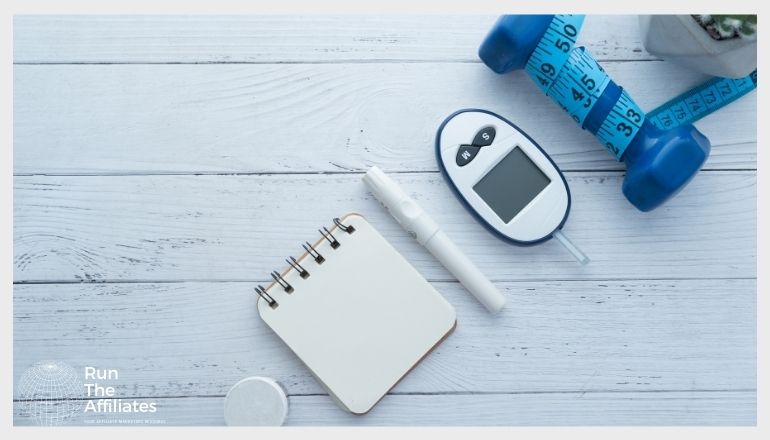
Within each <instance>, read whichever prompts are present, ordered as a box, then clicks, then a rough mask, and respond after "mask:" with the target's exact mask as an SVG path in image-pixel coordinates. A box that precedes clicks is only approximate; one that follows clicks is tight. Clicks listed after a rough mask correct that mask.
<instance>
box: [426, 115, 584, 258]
mask: <svg viewBox="0 0 770 440" xmlns="http://www.w3.org/2000/svg"><path fill="white" fill-rule="evenodd" d="M436 158H437V160H438V164H439V168H440V169H441V172H442V174H443V175H444V177H445V178H446V180H447V181H448V182H449V186H450V187H451V188H452V189H453V190H454V193H455V195H456V196H457V198H458V199H460V201H461V202H462V204H463V205H464V206H465V207H466V208H467V209H468V211H470V212H471V214H473V216H474V217H476V219H477V220H478V221H479V222H480V223H481V224H482V225H484V226H485V227H486V228H487V229H488V230H490V231H491V232H492V233H493V234H495V235H496V236H497V237H498V238H501V239H503V240H504V241H507V242H509V243H513V244H517V245H520V246H529V245H534V244H537V243H541V242H543V241H546V240H549V239H550V238H551V237H555V238H556V239H557V240H558V241H559V242H560V243H561V244H563V245H564V246H565V247H566V248H567V249H568V250H569V251H570V252H571V253H572V254H573V255H574V256H575V258H577V259H578V261H580V262H581V263H582V264H585V263H587V262H588V257H586V256H585V255H584V254H583V253H582V252H581V251H580V250H579V249H578V248H577V247H576V246H575V245H574V244H572V243H571V242H570V241H569V240H568V239H567V237H565V236H564V234H563V233H562V232H561V228H562V226H563V225H564V222H565V221H566V220H567V216H568V214H569V209H570V200H571V199H570V192H569V187H568V186H567V181H566V180H565V179H564V176H563V175H562V173H561V171H560V170H559V168H558V167H557V166H556V164H554V162H553V161H552V160H551V158H550V157H548V155H547V154H546V153H545V151H543V149H542V148H540V146H539V145H538V144H537V143H535V141H534V140H532V138H530V137H529V136H528V135H527V134H526V133H524V132H523V131H522V130H520V129H519V128H518V127H516V126H515V125H514V124H513V123H511V122H510V121H508V120H506V119H505V118H503V117H501V116H499V115H497V114H495V113H492V112H490V111H486V110H477V109H464V110H459V111H457V112H455V113H453V114H452V115H450V116H449V117H448V118H447V119H446V120H445V121H444V122H443V123H442V124H441V126H440V127H439V129H438V133H437V134H436Z"/></svg>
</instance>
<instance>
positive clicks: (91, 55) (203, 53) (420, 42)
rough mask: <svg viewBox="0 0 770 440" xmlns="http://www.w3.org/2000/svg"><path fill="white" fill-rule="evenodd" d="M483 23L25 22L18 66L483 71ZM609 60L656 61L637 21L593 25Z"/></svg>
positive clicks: (291, 19) (292, 19)
mask: <svg viewBox="0 0 770 440" xmlns="http://www.w3.org/2000/svg"><path fill="white" fill-rule="evenodd" d="M496 19H497V17H496V16H491V15H488V16H479V15H466V14H463V15H337V16H331V15H313V16H299V15H290V16H285V15H260V16H191V15H188V16H98V15H92V16H82V15H80V16H78V15H73V16H16V17H15V18H14V51H13V53H14V62H16V63H105V62H107V63H202V62H203V63H234V62H235V63H265V62H269V63H274V62H279V63H291V62H305V63H307V62H340V61H356V62H360V61H373V60H388V61H400V62H404V61H419V62H425V61H460V62H478V57H477V55H476V52H477V50H478V46H479V44H480V43H481V41H482V39H483V38H484V36H485V35H486V33H487V32H488V31H489V29H490V28H491V27H492V24H493V23H494V22H495V20H496ZM580 44H583V45H585V46H587V47H588V48H589V49H590V50H591V52H592V53H593V54H594V55H595V56H596V57H597V58H598V59H600V60H604V59H621V60H648V59H654V57H652V56H651V55H650V54H648V53H647V52H646V51H645V50H644V48H643V46H642V43H641V40H640V35H639V22H638V18H637V17H636V16H632V15H613V16H589V17H587V18H586V22H585V25H584V27H583V30H582V31H581V33H580Z"/></svg>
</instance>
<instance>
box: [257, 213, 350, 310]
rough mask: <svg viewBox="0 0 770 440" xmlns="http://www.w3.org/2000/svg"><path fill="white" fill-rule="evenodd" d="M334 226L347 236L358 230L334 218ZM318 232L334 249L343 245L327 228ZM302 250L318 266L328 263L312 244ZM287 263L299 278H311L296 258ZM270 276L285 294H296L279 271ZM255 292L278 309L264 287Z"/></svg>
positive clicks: (305, 245) (305, 244) (303, 245)
mask: <svg viewBox="0 0 770 440" xmlns="http://www.w3.org/2000/svg"><path fill="white" fill-rule="evenodd" d="M334 225H335V226H336V227H337V228H339V229H340V231H342V232H345V233H347V234H352V233H353V232H355V230H356V228H354V227H353V225H346V224H343V223H342V221H340V219H339V218H334ZM318 232H319V233H320V234H321V236H322V237H323V238H324V239H326V241H328V242H329V244H330V245H331V247H332V249H338V248H339V247H340V246H341V244H340V242H339V241H338V240H337V238H336V237H335V236H334V234H332V232H331V231H330V230H329V229H327V228H326V226H324V227H322V228H321V229H319V230H318ZM302 248H303V249H305V252H306V253H307V254H308V255H310V256H311V257H312V258H313V260H315V262H316V264H323V263H324V261H326V258H324V256H323V255H321V254H320V253H319V252H318V250H316V248H315V247H314V246H313V245H312V244H310V243H309V242H307V241H306V242H305V243H303V244H302ZM285 261H286V263H288V264H289V267H291V268H292V269H294V270H296V271H297V272H298V273H299V276H300V277H301V278H302V279H306V278H308V277H309V276H310V271H308V270H307V269H305V268H304V267H303V266H302V265H301V264H299V261H297V259H296V258H294V257H289V258H287V259H286V260H285ZM270 276H271V277H272V278H273V280H274V281H275V283H276V284H278V285H279V286H281V288H282V289H283V291H284V292H286V293H292V292H294V287H293V286H292V285H291V284H289V282H288V281H286V279H285V278H284V277H283V276H282V275H281V274H280V273H278V272H277V271H272V272H270ZM254 291H255V292H257V294H258V295H259V296H260V297H261V298H262V299H264V300H265V301H267V305H269V306H270V307H272V308H276V307H278V301H276V300H275V298H273V297H272V296H271V295H270V294H269V293H267V289H265V288H264V287H262V285H261V284H258V285H257V287H255V288H254Z"/></svg>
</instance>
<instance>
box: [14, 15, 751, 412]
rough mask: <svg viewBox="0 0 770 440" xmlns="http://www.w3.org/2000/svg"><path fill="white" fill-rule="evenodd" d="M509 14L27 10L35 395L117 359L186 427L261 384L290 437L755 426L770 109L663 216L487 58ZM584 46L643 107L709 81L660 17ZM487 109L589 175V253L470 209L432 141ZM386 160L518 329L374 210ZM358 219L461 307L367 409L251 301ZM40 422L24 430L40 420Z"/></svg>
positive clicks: (580, 239)
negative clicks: (343, 395)
mask: <svg viewBox="0 0 770 440" xmlns="http://www.w3.org/2000/svg"><path fill="white" fill-rule="evenodd" d="M494 20H495V17H492V16H323V15H317V16H307V17H300V16H239V17H225V16H215V17H211V16H209V17H206V16H109V17H104V16H16V17H15V18H14V62H15V63H16V66H15V67H14V104H13V105H14V140H13V142H14V173H15V175H16V177H15V178H14V282H15V285H14V289H13V296H14V309H13V320H14V321H13V328H14V353H13V354H14V358H13V375H14V383H15V384H16V383H18V381H19V378H20V375H21V374H22V372H23V371H24V369H26V368H27V367H28V366H29V365H31V364H32V363H34V362H36V361H40V360H43V359H58V360H61V361H65V362H68V363H70V364H72V365H73V366H75V367H77V368H82V367H84V366H86V365H90V366H97V367H100V368H118V369H119V370H120V372H121V373H120V374H121V379H120V381H119V382H120V383H119V384H117V389H118V393H119V394H120V396H122V397H127V398H131V399H133V398H137V399H140V400H142V399H144V400H149V399H152V400H157V401H159V402H160V407H161V411H160V412H159V414H158V417H157V418H155V417H153V418H152V419H153V420H157V419H161V420H165V421H166V422H167V423H168V424H171V425H219V424H222V423H223V419H222V404H223V396H224V394H225V393H226V392H227V390H228V389H229V388H230V386H231V385H232V384H233V383H235V382H236V381H238V380H239V379H242V378H243V377H246V376H249V375H266V376H272V377H275V378H276V379H278V380H279V381H280V382H281V384H282V385H283V386H284V387H285V388H286V389H287V391H288V392H289V394H290V405H291V408H290V418H289V420H288V424H289V425H341V424H344V425H616V424H633V425H654V424H663V425H753V424H756V381H757V375H756V344H757V335H756V330H757V327H756V294H757V290H756V261H757V259H756V228H757V216H756V202H757V199H756V168H757V166H756V154H757V151H756V150H757V134H756V132H757V122H756V121H757V99H756V93H752V94H750V95H748V96H746V97H744V98H742V99H741V100H740V101H738V102H736V103H734V104H731V105H730V106H728V107H726V108H724V109H722V110H720V111H719V112H718V113H716V114H714V115H711V116H709V117H707V118H705V119H704V120H702V121H699V122H698V123H697V126H698V128H699V129H700V130H701V131H702V132H703V133H704V134H706V135H707V136H708V137H709V138H710V140H711V142H712V154H711V157H710V158H709V160H708V162H707V163H706V166H705V170H706V171H704V172H702V173H700V175H699V176H697V177H696V178H695V179H694V181H693V182H692V183H691V184H690V185H689V186H688V187H687V188H686V189H685V190H684V191H682V193H681V194H679V195H677V196H676V197H675V198H674V199H673V200H671V201H670V202H669V203H667V204H666V205H664V206H663V207H661V208H659V209H657V210H656V211H654V212H651V213H640V212H638V211H636V210H635V209H634V208H633V207H632V206H631V205H630V204H628V202H627V201H626V200H625V199H624V198H623V196H622V194H621V191H620V186H621V182H622V178H623V169H624V166H623V164H619V163H617V162H615V161H614V160H613V159H612V158H611V157H610V156H609V155H608V154H607V153H606V152H605V151H604V150H603V148H602V147H601V146H600V145H599V144H598V142H597V141H596V140H595V139H594V138H593V137H592V136H591V135H590V134H588V133H587V132H581V131H580V130H579V129H578V128H577V127H575V124H574V123H573V122H571V121H570V120H569V118H568V117H567V116H565V115H564V114H562V112H561V111H560V110H559V109H558V107H557V106H556V105H555V104H554V103H552V102H550V99H549V98H547V97H545V96H543V95H542V94H541V93H540V92H539V91H538V90H537V89H536V87H534V85H533V84H531V81H530V80H529V78H527V77H526V76H525V75H524V74H522V73H521V72H518V73H513V74H508V75H503V76H498V75H495V74H493V73H491V72H490V71H489V69H487V68H486V67H485V66H484V65H483V64H482V63H481V62H479V60H478V58H477V55H476V51H477V48H478V45H479V43H480V41H481V39H482V38H483V36H484V35H485V34H486V32H487V31H488V29H489V28H490V26H491V24H492V23H493V21H494ZM579 42H580V43H581V44H584V45H585V46H587V48H588V49H589V50H590V51H591V52H592V53H593V54H594V55H595V56H596V57H597V58H598V59H599V60H602V61H603V63H602V64H603V66H604V67H605V68H606V70H607V71H608V73H609V74H610V76H611V77H612V78H613V79H614V80H615V81H616V82H617V83H618V84H620V85H622V86H624V87H625V88H626V89H627V90H629V92H630V93H631V95H632V96H633V97H634V99H635V100H636V101H637V102H638V103H639V104H640V106H641V107H642V108H643V109H652V108H654V107H655V106H656V105H658V104H660V103H662V102H664V101H666V100H667V99H669V98H671V97H672V96H675V95H677V94H678V93H680V92H682V91H684V90H686V89H688V88H690V87H692V86H694V85H696V84H698V83H700V82H701V81H703V80H704V78H703V77H702V76H699V75H696V74H693V73H691V72H688V71H686V70H683V69H681V68H678V67H676V66H672V65H671V64H669V63H667V62H664V61H659V60H655V58H654V57H652V56H651V55H650V54H648V53H647V52H646V51H645V50H644V49H643V48H642V44H641V42H640V41H639V32H638V22H637V18H636V17H635V16H590V17H588V18H587V20H586V24H585V27H584V29H583V31H582V32H581V36H580V40H579ZM464 107H477V108H486V109H489V110H492V111H495V112H498V113H500V114H501V115H503V116H505V117H507V118H509V119H511V120H512V121H514V122H515V123H517V124H518V125H520V126H521V127H522V128H523V129H524V130H526V131H527V132H528V133H529V134H530V135H532V137H534V138H535V139H536V140H537V141H538V142H539V143H540V144H541V145H542V146H543V147H544V148H545V149H546V150H547V151H548V152H549V153H550V154H551V155H552V156H553V158H554V160H555V161H556V163H557V164H558V165H559V166H560V167H562V169H564V170H566V171H567V177H568V181H569V184H570V187H571V191H572V196H573V204H572V212H571V214H570V219H569V221H568V222H567V224H566V227H565V232H566V233H567V234H568V235H569V236H570V237H571V238H572V239H573V240H574V241H575V242H576V243H577V244H578V245H579V246H581V247H582V248H583V250H584V251H586V252H587V253H588V254H589V256H590V257H591V258H592V260H593V261H592V262H591V264H589V265H588V266H587V267H582V268H581V267H580V266H579V265H578V264H577V263H575V262H574V261H573V260H572V259H571V257H570V256H569V254H568V253H567V252H566V251H564V250H563V249H562V248H561V247H560V246H559V245H558V244H557V243H553V242H551V243H545V244H543V245H540V246H536V247H531V248H518V247H513V246H510V245H507V244H504V243H502V242H500V241H498V240H496V239H495V238H493V237H491V236H490V235H489V234H488V233H487V232H486V231H485V230H483V229H482V228H481V227H480V226H479V225H478V224H477V223H476V222H475V221H474V220H473V218H472V217H471V216H470V215H469V214H468V213H467V212H465V211H464V210H463V208H462V207H461V206H460V204H459V203H457V202H456V201H455V200H454V197H453V195H452V194H451V193H450V192H449V189H448V188H447V186H446V184H445V183H444V182H443V180H442V178H441V177H440V175H439V174H438V173H437V171H436V164H435V159H434V155H433V142H434V139H433V137H434V134H435V129H436V128H437V126H438V124H439V123H440V122H441V121H442V120H443V119H444V118H445V117H446V116H448V115H449V114H450V113H452V112H453V111H455V110H457V109H459V108H464ZM371 165H378V166H380V167H381V168H383V169H385V170H386V171H389V172H392V173H395V174H394V177H395V179H396V180H397V181H398V182H400V183H401V184H402V185H403V186H404V187H405V188H406V189H407V191H408V192H409V193H410V194H411V195H412V196H413V197H414V198H415V199H417V200H418V202H419V203H420V204H422V205H423V206H424V207H425V209H426V210H427V211H428V212H429V213H430V214H431V215H432V216H434V217H435V218H436V220H437V221H438V223H439V224H441V225H442V226H443V227H444V229H445V230H446V231H447V233H448V234H449V235H450V236H451V237H452V238H453V239H454V240H455V241H456V242H457V244H458V245H459V246H460V247H461V248H462V249H463V250H465V251H466V252H467V253H468V255H469V256H470V257H471V259H472V260H474V261H475V262H476V263H477V264H478V265H479V266H480V267H481V269H482V270H483V271H484V272H485V273H486V274H487V275H488V276H490V277H491V278H492V279H493V280H494V282H495V283H496V284H497V285H498V286H500V288H501V290H502V291H503V292H504V294H505V295H506V296H507V297H508V301H509V302H508V306H507V308H506V309H504V311H503V313H502V314H501V315H500V316H497V317H494V318H493V317H490V315H488V314H487V313H486V312H485V311H484V309H483V308H482V307H481V306H480V305H479V304H478V303H477V302H475V301H474V300H473V299H472V298H471V297H470V296H469V295H468V294H467V293H466V292H465V290H464V289H462V288H461V286H459V285H458V284H457V283H455V282H453V281H452V278H451V276H450V275H449V274H448V273H447V272H446V271H445V270H444V269H443V268H442V267H441V266H440V265H439V264H438V263H437V262H436V261H435V259H434V258H433V257H432V256H430V255H429V254H428V253H427V252H426V251H425V250H424V249H423V248H421V247H420V246H419V245H418V244H416V243H415V242H414V241H413V240H412V239H411V238H410V237H409V236H408V235H407V234H406V233H405V232H404V231H403V230H402V229H401V228H400V227H399V226H398V225H397V224H396V223H395V221H394V220H393V219H392V218H391V217H389V215H388V214H387V213H386V212H385V211H384V210H383V209H382V208H381V207H380V206H379V205H378V204H377V203H376V201H375V200H373V198H372V197H371V196H370V195H369V193H368V192H367V191H366V190H365V188H364V186H363V184H362V183H361V182H360V178H361V172H362V171H365V170H366V169H367V168H368V167H369V166H371ZM348 211H357V212H360V213H362V214H364V215H365V216H367V218H368V219H369V220H370V221H371V222H372V224H374V225H375V226H376V227H377V228H378V229H379V230H380V231H381V232H382V234H383V235H384V236H385V237H386V238H387V239H388V240H389V241H390V242H391V243H392V244H393V245H394V246H395V247H396V249H397V250H399V251H400V252H401V253H402V254H404V255H405V256H406V257H407V259H408V260H409V261H410V262H411V263H412V264H414V265H415V267H416V268H417V269H418V270H419V271H420V272H421V273H422V274H423V275H424V276H426V277H427V278H428V279H430V280H432V281H433V284H434V286H435V287H436V288H437V290H439V291H440V292H441V293H442V294H443V295H445V296H446V298H447V299H448V300H449V301H450V303H452V304H453V305H454V306H455V308H456V310H457V313H458V328H457V330H456V331H455V333H454V334H453V335H452V336H450V338H449V339H448V340H447V341H446V342H445V343H444V344H442V345H441V346H440V347H439V348H438V350H436V351H435V352H434V353H432V354H431V355H430V356H428V357H427V358H426V359H425V360H424V361H423V362H422V363H420V364H419V365H418V367H417V368H416V369H415V370H414V371H413V372H412V373H411V374H409V375H408V376H407V377H406V378H405V379H404V380H403V381H402V382H401V383H399V384H398V385H397V386H396V388H395V389H394V390H393V393H391V394H390V395H388V396H387V397H386V398H385V399H384V400H383V401H382V402H381V403H380V404H379V405H377V406H376V407H375V408H374V410H373V411H372V412H371V413H370V414H368V415H367V416H364V417H353V416H350V415H348V414H346V413H344V412H343V411H341V410H339V409H338V408H337V407H336V406H335V405H334V404H333V403H332V401H331V400H330V399H329V397H328V396H326V395H324V394H323V391H322V389H321V388H320V387H319V385H318V383H317V382H316V381H315V380H314V379H313V378H312V376H311V375H310V374H309V373H308V371H307V369H306V368H305V367H304V366H303V365H301V363H300V361H299V360H298V359H296V357H295V356H294V355H293V354H292V353H291V352H290V351H289V350H288V349H287V348H286V347H285V346H284V344H283V343H282V342H281V341H280V340H279V339H278V338H277V336H275V335H274V334H273V333H272V332H270V330H269V329H268V328H267V326H266V325H265V324H264V323H263V322H262V321H261V320H260V319H259V318H258V316H257V312H256V308H255V297H254V293H253V291H252V290H251V287H252V286H253V285H254V284H255V283H256V282H264V281H265V280H266V279H267V278H268V274H269V271H270V270H272V269H279V268H282V267H283V266H284V264H283V263H282V262H283V259H284V258H285V257H287V256H289V255H295V256H296V255H298V254H299V250H300V247H299V243H301V242H302V241H304V240H313V239H315V238H316V237H317V234H316V233H315V232H314V231H315V230H316V229H317V228H318V227H320V226H322V225H325V224H329V223H330V220H331V218H332V217H334V216H339V215H341V214H343V213H345V212H348ZM469 372H472V374H469ZM14 393H16V390H14ZM14 395H16V394H14ZM21 406H22V403H21V402H18V401H16V402H14V416H13V417H14V424H16V425H26V424H31V422H32V421H31V420H30V418H29V416H28V414H26V413H25V412H24V411H23V410H22V408H21Z"/></svg>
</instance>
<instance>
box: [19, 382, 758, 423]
mask: <svg viewBox="0 0 770 440" xmlns="http://www.w3.org/2000/svg"><path fill="white" fill-rule="evenodd" d="M137 400H138V401H139V402H156V403H157V405H158V411H157V413H155V414H153V415H151V416H144V417H138V416H132V415H128V416H126V415H121V416H120V418H121V419H129V420H135V421H137V420H148V421H150V422H152V423H157V422H158V421H163V422H165V424H166V425H184V426H189V425H196V426H212V425H222V424H224V416H223V415H222V414H223V407H224V398H223V397H219V396H218V397H191V398H181V399H157V400H156V399H137ZM756 400H757V399H756V393H755V392H753V391H728V392H687V391H685V392H666V393H585V394H582V393H545V394H501V395H498V394H495V395H389V396H386V397H385V398H384V399H383V400H382V401H381V402H380V403H379V404H378V405H377V406H376V407H375V408H374V409H373V410H372V411H371V412H370V413H369V414H367V415H366V416H353V415H349V414H346V413H345V412H343V411H342V410H340V409H339V408H337V407H336V406H335V405H334V403H332V401H331V399H329V398H328V397H327V396H290V397H289V418H288V419H287V421H286V425H288V426H330V425H331V426H333V425H351V426H415V425H427V426H507V425H518V426H588V425H649V424H650V423H651V422H652V423H654V424H658V425H669V426H674V425H679V426H688V425H708V426H714V425H733V426H735V425H745V426H753V425H756V418H757V415H756ZM114 418H115V417H114V416H104V415H101V416H95V417H94V416H93V415H92V414H89V415H88V417H87V419H88V420H89V421H90V422H88V424H89V425H90V424H95V423H94V422H93V420H97V421H99V423H101V424H108V425H109V424H110V423H107V422H108V421H109V420H110V419H114ZM85 420H86V417H85V416H84V415H79V416H76V417H74V418H73V419H72V420H71V423H72V424H84V423H86V422H85ZM14 421H15V423H16V424H17V425H32V424H34V422H33V421H32V420H31V419H30V418H29V416H28V415H27V414H26V413H25V411H24V410H23V408H22V404H21V403H19V402H14ZM143 426H147V425H143ZM150 426H152V425H150ZM265 432H269V431H265Z"/></svg>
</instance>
